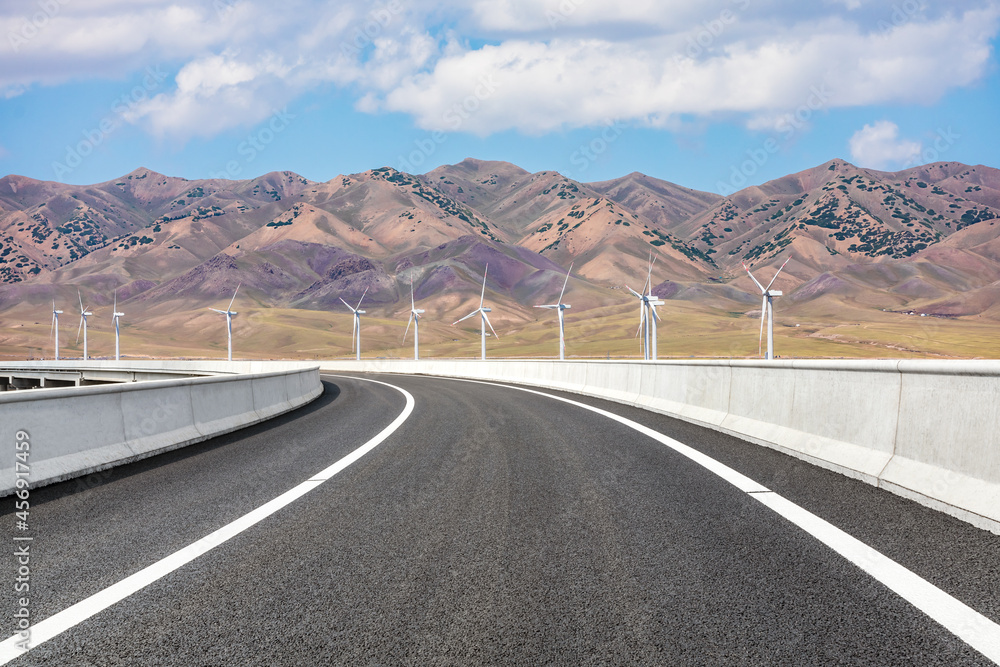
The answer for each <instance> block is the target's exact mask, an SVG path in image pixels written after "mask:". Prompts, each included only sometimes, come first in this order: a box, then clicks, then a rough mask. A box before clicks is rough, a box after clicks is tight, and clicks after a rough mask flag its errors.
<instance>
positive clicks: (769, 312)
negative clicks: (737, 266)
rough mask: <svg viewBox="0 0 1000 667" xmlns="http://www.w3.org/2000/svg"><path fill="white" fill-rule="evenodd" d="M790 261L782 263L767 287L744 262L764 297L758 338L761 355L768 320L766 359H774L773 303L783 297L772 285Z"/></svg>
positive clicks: (761, 304) (758, 352)
mask: <svg viewBox="0 0 1000 667" xmlns="http://www.w3.org/2000/svg"><path fill="white" fill-rule="evenodd" d="M789 259H791V257H789V258H788V259H786V260H785V261H784V263H782V265H781V266H780V267H779V268H778V271H777V272H776V273H775V274H774V278H771V282H769V283H768V284H767V287H764V286H763V285H761V284H760V281H758V280H757V279H756V278H754V275H753V274H752V273H750V267H748V266H747V264H746V262H743V268H744V269H746V271H747V274H748V275H749V276H750V280H752V281H753V282H754V284H755V285H757V287H759V288H760V293H761V296H762V299H761V303H760V336H758V338H757V354H758V355H759V354H760V353H761V349H762V346H763V342H762V340H763V338H764V320H765V319H766V320H767V356H766V357H764V358H765V359H774V302H773V301H772V299H773V298H774V297H776V296H781V291H780V290H773V289H771V285H773V284H774V280H775V278H777V277H778V274H779V273H781V269H783V268H785V264H788V260H789Z"/></svg>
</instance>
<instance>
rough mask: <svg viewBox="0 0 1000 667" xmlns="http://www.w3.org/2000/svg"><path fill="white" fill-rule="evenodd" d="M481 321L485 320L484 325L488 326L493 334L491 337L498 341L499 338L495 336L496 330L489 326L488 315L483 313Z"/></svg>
mask: <svg viewBox="0 0 1000 667" xmlns="http://www.w3.org/2000/svg"><path fill="white" fill-rule="evenodd" d="M483 319H484V320H486V324H487V325H488V326H489V328H490V331H492V332H493V337H494V338H496V339H497V340H500V336H498V335H497V332H496V329H494V328H493V325H492V324H490V317H489V315H487V314H486V313H483Z"/></svg>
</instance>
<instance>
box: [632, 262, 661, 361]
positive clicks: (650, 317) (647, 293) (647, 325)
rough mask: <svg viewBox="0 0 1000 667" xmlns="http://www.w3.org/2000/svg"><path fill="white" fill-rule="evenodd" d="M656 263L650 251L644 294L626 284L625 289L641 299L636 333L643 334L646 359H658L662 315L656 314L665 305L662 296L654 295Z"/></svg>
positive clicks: (643, 288) (644, 357) (644, 356)
mask: <svg viewBox="0 0 1000 667" xmlns="http://www.w3.org/2000/svg"><path fill="white" fill-rule="evenodd" d="M655 263H656V258H655V257H653V255H652V253H650V255H649V270H648V271H647V273H646V282H645V283H644V284H643V286H642V294H640V293H639V292H636V291H635V290H634V289H632V288H631V287H629V286H628V285H625V289H627V290H628V291H629V292H631V293H632V295H633V296H635V297H636V298H637V299H639V328H638V329H637V330H636V332H635V335H636V336H638V335H639V332H642V334H643V348H642V349H643V355H642V358H643V359H644V360H646V361H649V360H650V359H652V360H653V361H656V323H657V322H658V321H659V320H660V316H659V315H657V314H656V307H657V306H662V305H663V301H661V300H660V297H658V296H654V295H653V264H655ZM647 311H648V312H647Z"/></svg>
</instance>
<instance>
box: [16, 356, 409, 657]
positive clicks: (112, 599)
mask: <svg viewBox="0 0 1000 667" xmlns="http://www.w3.org/2000/svg"><path fill="white" fill-rule="evenodd" d="M324 375H325V374H324ZM332 377H341V376H332ZM352 379H355V380H362V381H364V382H374V383H375V384H381V385H385V386H387V387H392V388H393V389H395V390H396V391H399V392H400V393H402V394H403V396H405V397H406V406H405V407H404V408H403V411H402V412H400V413H399V415H398V416H397V417H396V419H394V420H393V422H392V423H391V424H389V425H388V426H386V427H385V428H384V429H382V430H381V431H380V432H379V433H378V435H376V436H375V437H374V438H372V439H371V440H369V441H368V442H366V443H365V444H363V445H361V446H360V447H358V448H357V449H355V450H354V451H353V452H351V453H350V454H348V455H347V456H345V457H344V458H342V459H340V460H339V461H337V462H336V463H334V464H333V465H332V466H330V467H329V468H326V469H325V470H322V471H320V472H319V473H317V474H315V475H313V476H312V477H311V478H309V479H308V480H306V481H305V482H302V483H301V484H299V485H298V486H296V487H294V488H292V489H289V490H288V491H286V492H284V493H283V494H281V495H280V496H278V497H277V498H275V499H274V500H271V501H269V502H267V503H265V504H263V505H261V506H260V507H258V508H257V509H255V510H253V511H251V512H248V513H247V514H244V515H243V516H241V517H240V518H239V519H236V520H235V521H233V522H232V523H229V524H226V525H225V526H223V527H222V528H219V529H218V530H216V531H215V532H213V533H210V534H208V535H206V536H205V537H203V538H201V539H200V540H198V541H197V542H194V543H193V544H190V545H188V546H186V547H184V548H183V549H181V550H179V551H176V552H174V553H172V554H171V555H169V556H167V557H166V558H163V559H162V560H159V561H157V562H155V563H153V564H152V565H150V566H148V567H146V568H144V569H142V570H139V571H138V572H136V573H135V574H133V575H131V576H129V577H126V578H125V579H122V580H121V581H119V582H118V583H117V584H114V585H112V586H109V587H108V588H105V589H104V590H103V591H100V592H99V593H95V594H94V595H91V596H90V597H88V598H86V599H84V600H81V601H80V602H77V603H76V604H74V605H72V606H71V607H67V608H66V609H64V610H62V611H60V612H58V613H56V614H54V615H52V616H49V617H48V618H46V619H45V620H44V621H41V622H39V623H36V624H34V625H32V626H31V645H30V646H31V648H35V647H36V646H38V645H39V644H42V643H43V642H47V641H48V640H50V639H52V638H53V637H57V636H59V635H60V634H62V633H63V632H66V631H67V630H69V629H70V628H72V627H74V626H76V625H79V624H80V623H82V622H83V621H85V620H87V619H88V618H90V617H91V616H94V615H95V614H98V613H100V612H102V611H104V610H105V609H107V608H108V607H110V606H112V605H114V604H116V603H118V602H120V601H122V600H124V599H125V598H127V597H129V596H130V595H132V594H133V593H136V592H137V591H140V590H142V589H143V588H145V587H146V586H149V585H150V584H151V583H153V582H154V581H157V580H159V579H162V578H163V577H165V576H167V575H168V574H170V573H171V572H173V571H174V570H177V569H178V568H181V567H183V566H184V565H186V564H188V563H190V562H191V561H193V560H194V559H195V558H198V557H199V556H201V555H203V554H205V553H208V552H209V551H211V550H212V549H214V548H215V547H217V546H219V545H220V544H223V543H225V542H226V541H228V540H230V539H232V538H233V537H236V536H237V535H239V534H240V533H242V532H243V531H245V530H246V529H247V528H250V527H251V526H254V525H256V524H257V523H259V522H261V521H263V520H264V519H266V518H267V517H269V516H271V515H272V514H274V513H275V512H277V511H278V510H280V509H282V508H283V507H285V506H287V505H289V504H291V503H292V502H294V501H295V500H297V499H299V498H301V497H302V496H304V495H305V494H307V493H309V492H310V491H312V490H313V489H315V488H316V487H317V486H319V485H320V484H322V483H323V482H325V481H327V480H328V479H330V478H331V477H333V476H334V475H336V474H337V473H339V472H340V471H342V470H343V469H344V468H346V467H348V466H349V465H351V464H352V463H354V462H355V461H357V460H358V459H360V458H361V457H362V456H364V455H365V454H367V453H368V452H370V451H371V450H373V449H375V447H377V446H378V445H380V444H381V443H382V442H383V441H384V440H385V439H386V438H388V437H389V436H390V435H392V434H393V433H394V432H395V431H396V429H398V428H399V427H400V426H402V424H403V422H405V421H406V419H407V418H408V417H409V416H410V413H412V412H413V406H414V400H413V396H411V395H410V393H409V392H408V391H406V390H405V389H402V388H400V387H397V386H395V385H392V384H388V383H386V382H379V381H377V380H368V379H366V378H352ZM19 641H22V639H21V637H20V635H14V636H13V637H9V638H8V639H5V640H4V641H3V642H0V665H6V664H7V663H8V662H10V661H11V660H14V659H16V658H19V657H21V656H22V655H24V654H25V650H24V649H22V648H21V647H19V646H18V642H19Z"/></svg>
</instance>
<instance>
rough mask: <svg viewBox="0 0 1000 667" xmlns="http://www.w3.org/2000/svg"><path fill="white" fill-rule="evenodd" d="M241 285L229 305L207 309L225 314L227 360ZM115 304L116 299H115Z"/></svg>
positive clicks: (230, 354)
mask: <svg viewBox="0 0 1000 667" xmlns="http://www.w3.org/2000/svg"><path fill="white" fill-rule="evenodd" d="M240 287H241V285H237V286H236V289H235V290H233V298H232V299H230V300H229V305H228V306H226V309H225V310H218V309H217V308H209V310H211V311H214V312H216V313H219V314H220V315H225V316H226V349H227V351H228V354H227V359H228V360H229V361H232V360H233V318H234V317H236V315H237V314H238V313H237V312H236V311H234V310H233V303H235V301H236V294H237V293H239V291H240ZM116 305H117V301H116Z"/></svg>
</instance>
